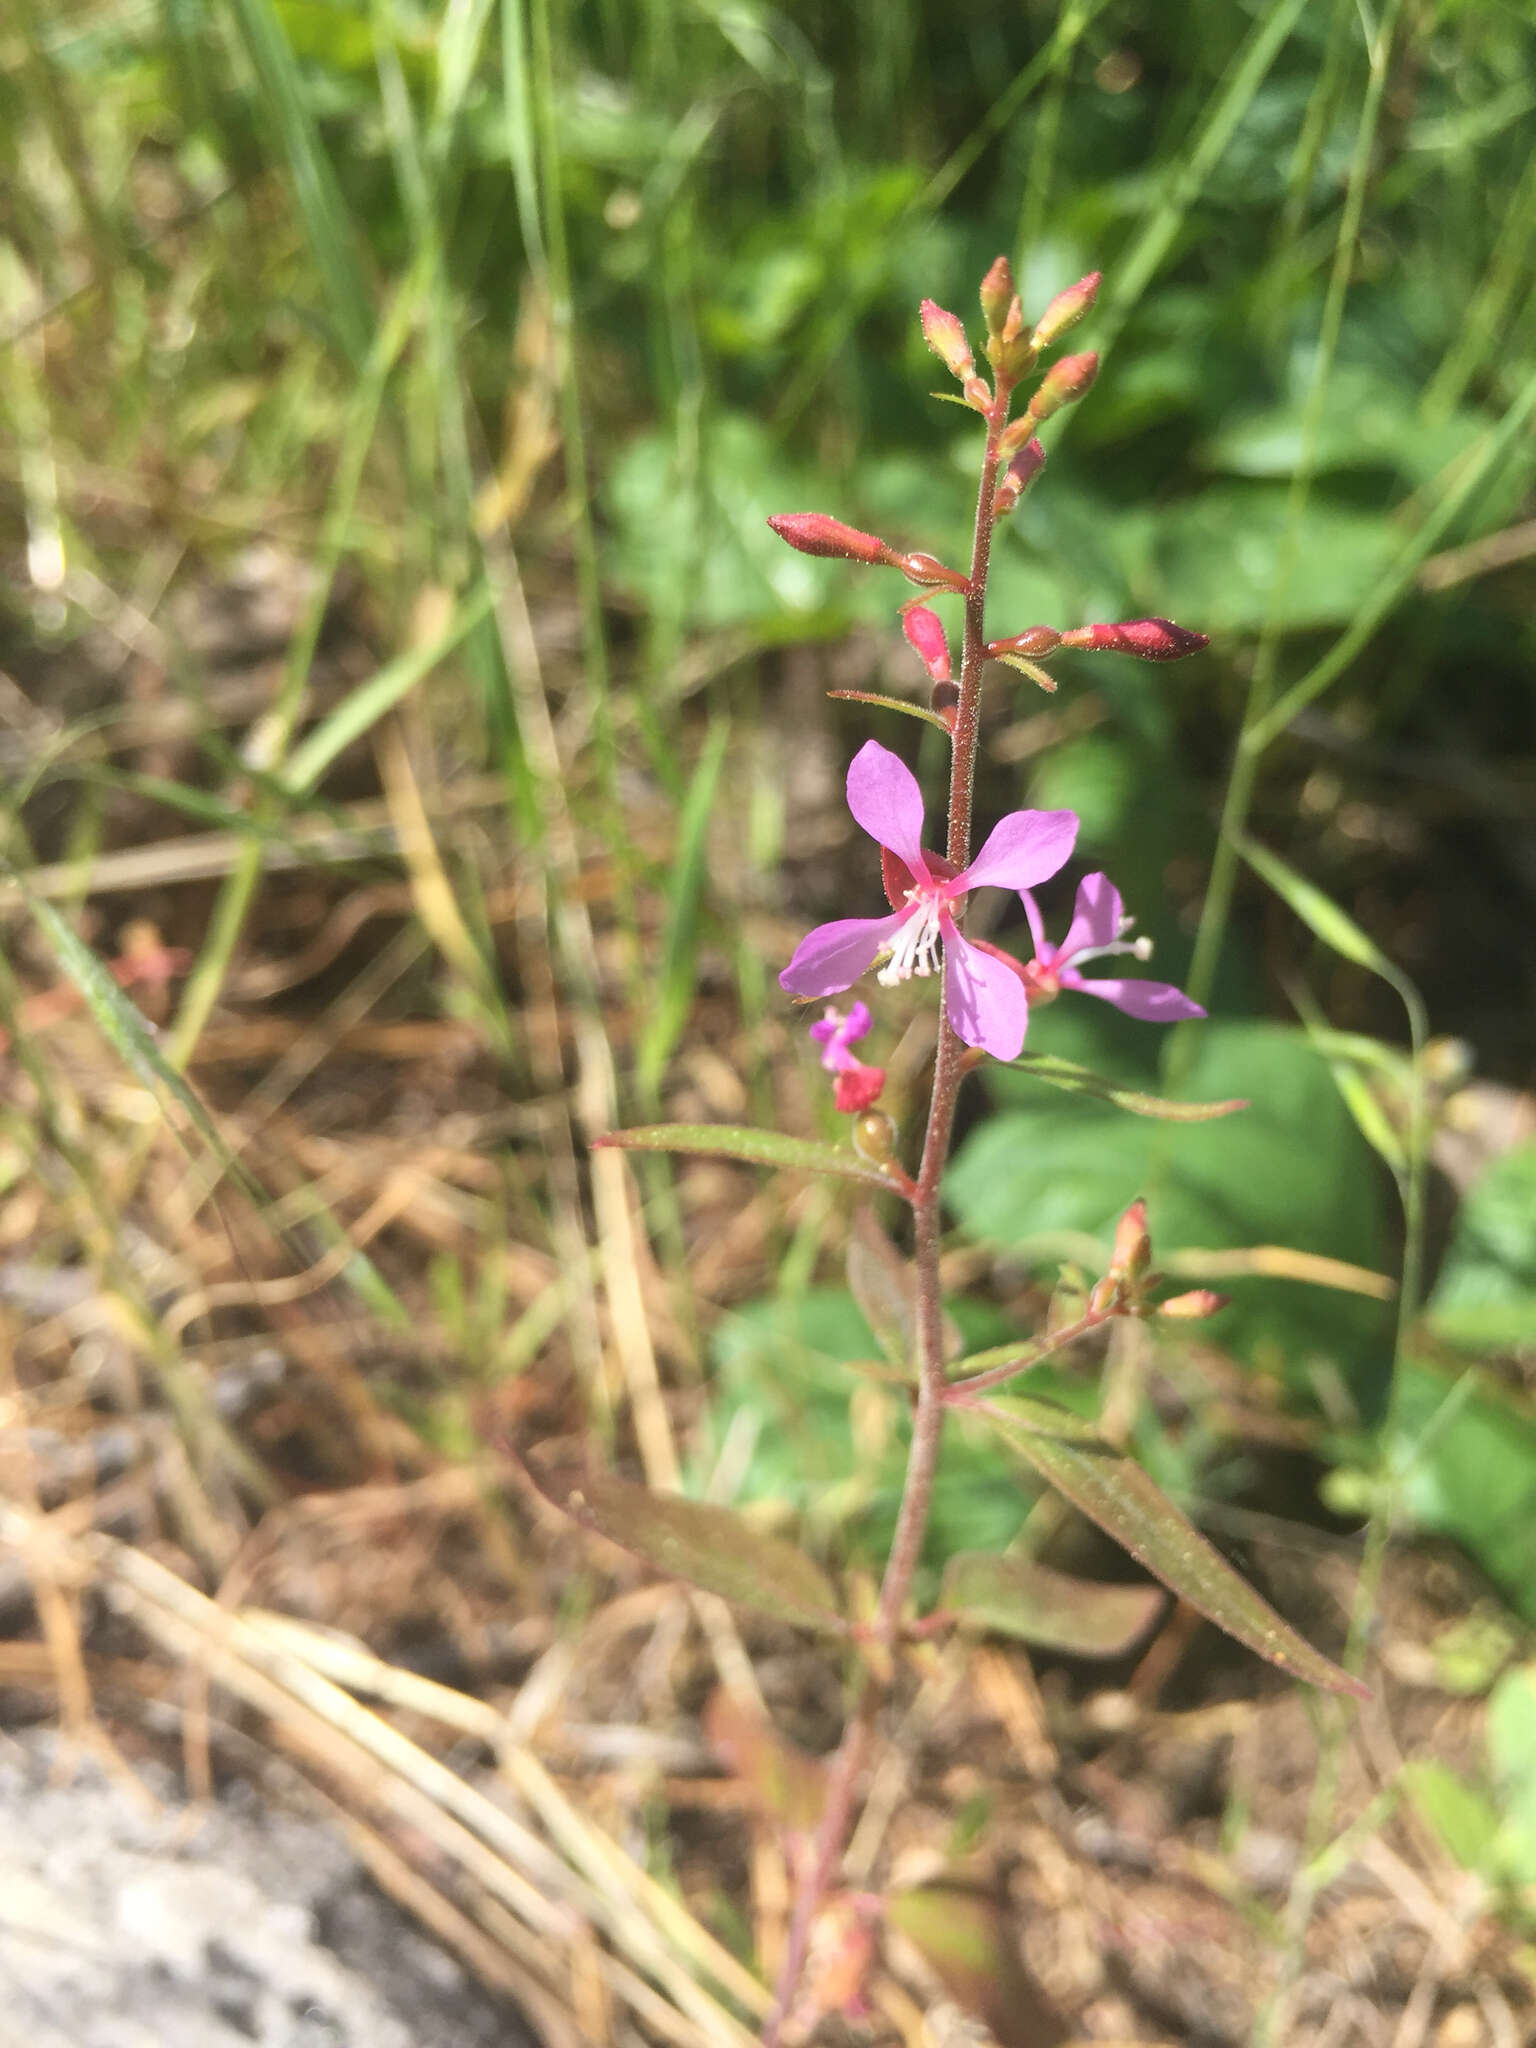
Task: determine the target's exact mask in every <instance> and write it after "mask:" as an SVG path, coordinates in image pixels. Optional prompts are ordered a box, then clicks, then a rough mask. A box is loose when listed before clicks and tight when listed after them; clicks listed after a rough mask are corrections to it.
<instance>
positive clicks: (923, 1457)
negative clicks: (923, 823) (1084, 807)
mask: <svg viewBox="0 0 1536 2048" xmlns="http://www.w3.org/2000/svg"><path fill="white" fill-rule="evenodd" d="M1008 399H1009V387H1008V386H1007V385H1006V384H1005V383H1004V382H1003V380H1002V378H1001V377H999V379H998V387H997V395H996V397H995V399H994V401H993V404H992V407H991V409H990V411H989V412H988V413H987V415H986V420H987V445H986V452H985V454H984V455H983V457H982V465H981V483H980V488H979V490H978V492H977V496H976V525H975V532H974V535H973V539H972V544H971V573H970V584H969V587H968V589H967V591H966V597H965V640H964V644H963V647H962V650H961V656H960V701H959V703H958V705H957V706H956V709H955V725H954V733H953V740H954V745H953V749H952V753H951V757H950V771H949V837H948V844H947V846H946V849H945V851H946V853H947V855H948V858H949V859H950V860H951V861H952V862H953V863H954V864H955V866H956V867H964V866H965V865H966V863H967V861H968V860H969V859H970V853H971V796H972V791H973V789H974V786H975V781H976V743H977V738H978V735H979V733H980V724H981V722H980V711H981V681H982V671H983V668H984V666H985V663H986V654H985V651H984V650H985V647H986V631H985V626H984V623H983V622H984V615H985V611H986V592H987V572H988V569H989V567H990V564H991V559H992V527H993V523H994V514H993V509H992V499H993V491H994V487H995V484H996V478H997V463H998V455H997V444H998V440H999V437H1000V436H1001V434H1002V431H1003V427H1004V425H1005V424H1006V422H1007V418H1008ZM946 973H947V968H946ZM964 1051H965V1049H964V1047H963V1046H962V1045H961V1043H960V1040H959V1039H958V1038H957V1037H956V1035H955V1031H954V1027H953V1026H952V1025H951V1023H950V1021H949V1014H948V1009H947V1006H946V1004H945V1003H944V1002H943V1001H942V999H941V1001H940V1006H939V1043H938V1051H937V1053H936V1055H935V1057H934V1064H933V1092H932V1095H931V1096H930V1097H929V1102H928V1125H927V1129H926V1131H925V1133H924V1137H923V1159H922V1165H921V1166H920V1168H919V1169H918V1176H917V1187H916V1191H915V1192H914V1194H913V1195H912V1197H911V1201H912V1215H913V1233H914V1255H915V1262H916V1267H917V1348H918V1372H919V1379H918V1394H917V1407H916V1410H915V1412H914V1414H913V1418H912V1443H911V1447H910V1449H909V1450H908V1453H907V1470H906V1477H905V1479H904V1481H903V1483H902V1491H901V1507H900V1509H899V1510H898V1513H897V1517H896V1533H895V1535H894V1537H893V1538H892V1540H891V1551H890V1555H889V1557H888V1558H887V1559H886V1565H885V1573H884V1576H883V1577H882V1579H881V1582H880V1599H879V1605H878V1608H877V1610H876V1617H875V1635H876V1640H877V1643H878V1644H879V1645H881V1646H882V1647H883V1649H884V1652H885V1658H886V1659H887V1660H889V1658H890V1653H891V1649H892V1647H893V1646H894V1644H895V1641H896V1638H897V1635H898V1632H899V1630H900V1627H901V1618H902V1614H903V1612H904V1610H905V1608H906V1605H907V1602H908V1601H909V1600H910V1598H911V1595H912V1581H913V1578H914V1576H915V1575H916V1572H917V1563H918V1558H919V1557H920V1555H921V1554H922V1548H923V1537H924V1535H925V1533H926V1531H927V1528H928V1513H929V1509H930V1508H931V1506H932V1503H933V1482H934V1477H935V1475H936V1473H937V1471H938V1464H939V1448H940V1444H941V1441H942V1439H943V1434H944V1409H945V1391H946V1383H945V1373H944V1309H943V1301H942V1297H941V1295H940V1291H939V1239H940V1231H941V1224H940V1215H939V1187H940V1183H941V1181H942V1179H943V1174H944V1165H945V1161H946V1160H947V1159H948V1157H949V1146H950V1138H951V1136H952V1134H953V1131H954V1124H955V1103H956V1100H957V1098H958V1096H959V1093H960V1083H961V1080H962V1079H963V1078H964V1073H965V1067H964ZM880 1668H881V1669H882V1670H885V1671H888V1670H890V1669H891V1668H892V1666H891V1664H890V1662H889V1661H886V1662H884V1663H883V1664H882V1666H881V1667H880ZM888 1682H889V1681H888V1680H887V1679H885V1678H884V1677H877V1676H876V1670H875V1668H874V1667H871V1666H870V1665H866V1667H865V1672H864V1675H863V1677H862V1679H861V1680H860V1685H859V1692H858V1695H857V1699H856V1702H855V1705H854V1708H853V1711H852V1712H851V1714H850V1715H849V1718H848V1724H847V1726H846V1728H845V1730H844V1732H843V1739H842V1742H841V1743H840V1744H839V1746H838V1750H837V1753H836V1755H835V1756H834V1757H833V1759H832V1762H831V1764H830V1766H829V1768H828V1779H827V1797H826V1804H825V1805H824V1806H823V1808H822V1813H821V1822H820V1825H819V1826H818V1828H817V1831H816V1841H815V1845H814V1848H813V1850H812V1854H811V1857H810V1860H809V1862H808V1864H807V1865H806V1868H805V1870H804V1871H803V1872H802V1874H801V1878H800V1882H799V1884H798V1886H797V1888H796V1893H795V1907H794V1913H793V1916H792V1918H791V1921H790V1929H789V1938H788V1940H787V1942H786V1944H785V1950H784V1962H783V1966H782V1968H781V1969H780V1971H779V1980H778V1984H777V1986H776V1988H775V1995H774V2004H773V2012H772V2014H771V2015H770V2017H769V2020H768V2024H767V2026H766V2027H765V2029H764V2031H763V2036H762V2039H763V2048H775V2044H776V2043H777V2042H778V2040H779V2036H780V2033H781V2031H782V2028H783V2025H784V2021H785V2019H786V2017H787V2015H788V2013H789V2010H790V2007H791V2005H792V2003H793V2001H794V1997H795V1992H796V1990H797V1988H798V1986H799V1982H800V1977H801V1973H802V1972H803V1970H804V1968H805V1961H806V1955H807V1953H808V1951H809V1947H810V1938H811V1928H812V1925H813V1923H814V1921H815V1918H816V1912H817V1909H818V1907H819V1906H820V1905H821V1902H822V1900H823V1899H824V1898H825V1897H826V1895H827V1892H828V1890H829V1888H830V1887H831V1884H832V1882H833V1878H834V1876H835V1874H836V1870H837V1865H838V1862H839V1860H840V1859H841V1857H842V1853H843V1849H844V1847H845V1846H846V1843H847V1840H848V1830H849V1825H850V1822H851V1820H852V1816H853V1803H854V1791H855V1788H856V1785H857V1782H858V1777H859V1773H860V1771H861V1769H862V1768H863V1762H864V1756H865V1752H866V1751H867V1749H868V1747H869V1737H870V1733H871V1730H872V1729H873V1726H874V1721H875V1716H876V1714H877V1712H878V1711H879V1707H880V1704H881V1701H882V1699H883V1697H884V1694H885V1691H886V1687H887V1684H888Z"/></svg>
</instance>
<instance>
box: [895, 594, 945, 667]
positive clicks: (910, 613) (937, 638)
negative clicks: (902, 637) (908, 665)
mask: <svg viewBox="0 0 1536 2048" xmlns="http://www.w3.org/2000/svg"><path fill="white" fill-rule="evenodd" d="M901 630H902V632H903V633H905V634H906V636H907V644H908V645H909V646H910V647H911V648H912V650H913V652H914V653H915V654H916V655H917V657H918V659H919V660H920V661H921V662H922V664H923V666H924V668H926V669H927V671H928V680H929V681H930V682H934V683H947V682H948V681H949V679H950V674H951V670H950V665H949V641H948V638H947V637H946V635H945V632H944V626H943V622H942V621H941V620H940V618H939V615H938V613H937V612H933V611H930V610H929V609H928V607H927V605H925V604H913V605H908V606H907V608H906V610H905V611H904V612H903V613H902V617H901Z"/></svg>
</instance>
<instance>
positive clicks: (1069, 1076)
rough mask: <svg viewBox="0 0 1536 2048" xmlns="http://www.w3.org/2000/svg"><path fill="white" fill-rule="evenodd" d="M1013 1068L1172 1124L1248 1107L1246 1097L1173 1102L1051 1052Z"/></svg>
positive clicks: (1026, 1056) (1194, 1121) (1023, 1059)
mask: <svg viewBox="0 0 1536 2048" xmlns="http://www.w3.org/2000/svg"><path fill="white" fill-rule="evenodd" d="M1013 1068H1014V1071H1015V1072H1017V1073H1021V1074H1029V1075H1032V1076H1033V1078H1034V1079H1035V1080H1037V1081H1048V1082H1049V1083H1050V1085H1051V1086H1052V1087H1053V1088H1065V1089H1066V1090H1067V1092H1068V1093H1069V1094H1074V1095H1092V1096H1094V1097H1096V1098H1097V1099H1098V1100H1099V1101H1100V1102H1112V1103H1114V1105H1115V1107H1116V1108H1117V1109H1128V1110H1130V1111H1131V1112H1132V1113H1133V1114H1134V1115H1136V1116H1151V1117H1160V1118H1162V1119H1163V1120H1164V1121H1165V1122H1168V1123H1177V1124H1203V1123H1209V1122H1211V1120H1212V1119H1213V1118H1214V1117H1218V1116H1231V1115H1232V1114H1233V1112H1234V1111H1236V1110H1239V1109H1246V1108H1247V1107H1248V1103H1247V1100H1246V1098H1245V1097H1243V1096H1234V1097H1233V1099H1232V1100H1231V1101H1230V1102H1172V1101H1170V1100H1169V1099H1168V1098H1167V1097H1166V1096H1162V1095H1144V1094H1143V1093H1142V1092H1141V1091H1140V1089H1137V1088H1127V1087H1125V1086H1123V1084H1122V1083H1120V1082H1119V1081H1111V1080H1109V1079H1108V1078H1107V1077H1106V1076H1105V1075H1103V1074H1095V1073H1092V1072H1090V1070H1089V1069H1088V1068H1087V1067H1080V1066H1078V1064H1077V1063H1076V1061H1075V1060H1063V1059H1058V1058H1056V1056H1055V1055H1054V1054H1052V1053H1048V1052H1041V1053H1029V1052H1026V1053H1021V1054H1020V1055H1019V1057H1018V1059H1016V1060H1015V1061H1014V1062H1013Z"/></svg>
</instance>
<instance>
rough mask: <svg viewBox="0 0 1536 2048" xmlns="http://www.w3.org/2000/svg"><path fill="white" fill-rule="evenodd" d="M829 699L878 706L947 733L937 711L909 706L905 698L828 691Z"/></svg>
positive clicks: (922, 706) (856, 692)
mask: <svg viewBox="0 0 1536 2048" xmlns="http://www.w3.org/2000/svg"><path fill="white" fill-rule="evenodd" d="M827 695H828V696H829V697H846V698H847V699H848V701H849V702H850V703H852V704H878V705H879V706H880V708H881V709H882V710H883V711H902V712H905V714H906V715H907V717H908V718H920V719H921V720H922V721H923V723H924V725H936V726H937V727H938V728H939V731H940V732H942V733H947V732H948V731H949V730H950V727H949V725H948V724H947V723H946V721H945V720H944V719H942V718H941V717H940V716H939V714H938V712H937V711H930V710H929V709H928V708H927V706H926V705H923V704H909V703H908V702H907V700H906V698H905V697H882V696H881V694H880V692H879V691H878V690H828V692H827Z"/></svg>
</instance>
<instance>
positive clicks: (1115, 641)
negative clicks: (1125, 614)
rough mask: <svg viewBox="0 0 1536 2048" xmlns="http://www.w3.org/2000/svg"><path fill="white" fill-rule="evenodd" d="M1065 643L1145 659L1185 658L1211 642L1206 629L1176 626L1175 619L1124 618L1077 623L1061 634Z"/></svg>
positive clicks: (1171, 659) (1179, 659)
mask: <svg viewBox="0 0 1536 2048" xmlns="http://www.w3.org/2000/svg"><path fill="white" fill-rule="evenodd" d="M1061 644H1062V646H1063V647H1081V648H1084V649H1085V650H1086V651H1087V652H1088V653H1090V654H1134V655H1136V656H1137V657H1138V658H1139V659H1140V660H1142V661H1182V660H1183V659H1184V657H1185V655H1186V654H1198V653H1199V652H1200V650H1201V648H1202V647H1209V646H1210V644H1211V643H1210V639H1209V637H1208V636H1207V635H1206V634H1204V633H1192V632H1191V631H1190V630H1189V628H1188V627H1187V626H1176V625H1175V624H1174V623H1173V621H1172V619H1123V620H1121V621H1120V623H1119V624H1117V625H1111V626H1074V627H1072V629H1071V630H1070V632H1066V633H1063V634H1062V636H1061Z"/></svg>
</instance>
